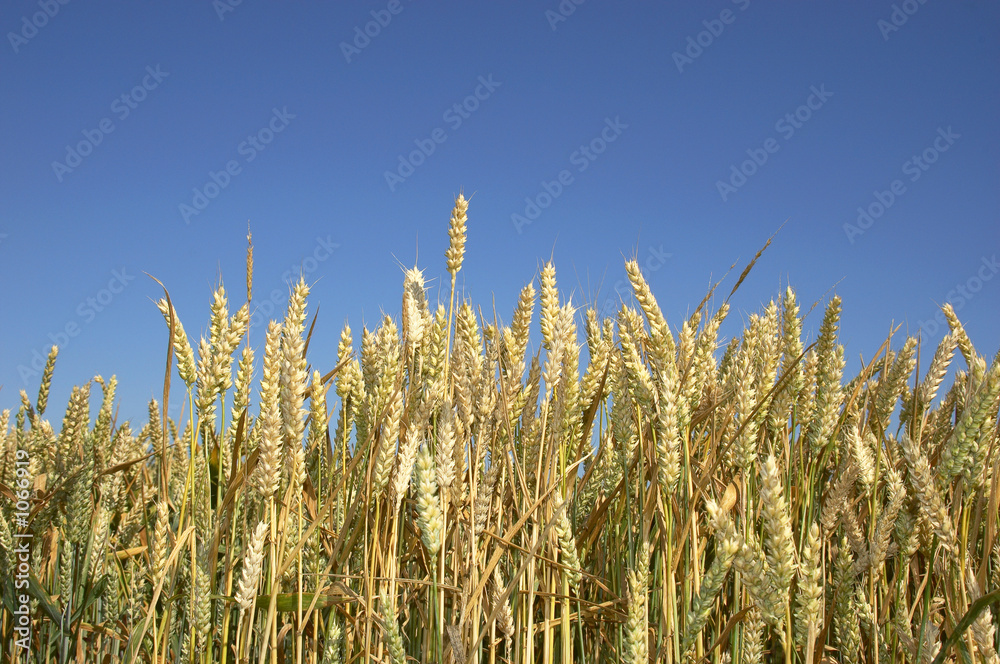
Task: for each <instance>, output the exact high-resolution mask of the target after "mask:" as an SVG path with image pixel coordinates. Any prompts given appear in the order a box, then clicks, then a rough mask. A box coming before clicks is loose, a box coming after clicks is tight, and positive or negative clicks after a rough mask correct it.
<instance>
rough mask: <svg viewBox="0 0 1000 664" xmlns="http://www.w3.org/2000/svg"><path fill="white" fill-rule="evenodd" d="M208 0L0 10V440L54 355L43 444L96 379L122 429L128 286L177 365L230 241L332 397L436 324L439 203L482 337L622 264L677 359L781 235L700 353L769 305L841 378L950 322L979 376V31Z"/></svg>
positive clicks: (992, 69) (764, 12)
mask: <svg viewBox="0 0 1000 664" xmlns="http://www.w3.org/2000/svg"><path fill="white" fill-rule="evenodd" d="M234 2H235V0H219V1H218V2H215V3H212V2H207V1H206V2H186V3H85V2H68V3H67V4H61V3H60V2H59V1H58V0H42V1H41V2H39V1H38V0H35V1H33V2H29V1H24V0H9V1H8V2H5V3H3V6H2V8H0V32H2V33H3V35H4V40H3V43H2V44H0V280H2V283H3V288H2V289H0V385H2V388H0V408H12V409H16V407H17V404H18V401H19V400H18V392H19V390H21V389H25V390H27V391H28V394H29V395H30V396H31V398H32V399H34V397H35V395H36V394H37V389H38V383H39V379H40V372H39V371H37V367H38V366H39V364H38V359H37V358H40V357H44V355H45V354H46V353H47V350H48V348H49V347H50V346H51V344H52V342H53V339H55V340H58V341H61V342H62V343H61V346H62V349H61V352H60V359H59V362H58V363H57V369H56V376H55V385H54V388H53V392H52V397H51V400H50V404H51V405H50V407H49V412H48V416H49V417H50V419H53V420H56V419H58V418H61V416H62V413H63V411H64V409H65V401H66V399H67V398H68V394H69V391H70V388H71V386H72V385H74V384H79V383H83V382H85V381H86V380H88V379H89V378H91V377H92V376H93V375H95V374H101V375H104V376H110V375H111V374H116V375H117V376H118V379H119V398H120V402H121V415H120V419H123V418H125V417H133V418H136V419H141V418H142V417H143V414H144V412H145V404H146V402H147V401H148V399H149V398H150V397H151V396H154V395H156V396H158V395H159V392H160V391H161V389H162V379H163V376H162V372H163V362H164V355H165V343H166V337H167V333H166V329H165V325H164V322H163V319H162V317H161V316H160V314H159V312H158V311H157V309H156V307H155V305H154V301H155V299H157V298H159V297H160V296H161V295H162V291H161V290H160V288H159V286H158V285H157V284H156V282H154V281H153V280H152V279H150V278H149V277H148V276H146V274H147V273H148V274H149V275H152V276H155V277H156V278H157V279H159V280H161V281H162V282H163V283H164V284H165V285H166V287H167V288H168V289H169V290H170V293H171V296H172V298H173V301H174V303H175V306H176V308H177V310H178V313H179V315H180V316H181V320H182V321H183V322H184V324H185V327H186V328H187V330H188V334H189V335H190V336H192V337H197V336H198V335H199V334H200V333H202V332H204V331H205V330H206V328H207V321H208V315H209V309H208V305H209V303H210V301H211V292H212V288H213V286H214V284H216V283H217V281H218V279H219V278H220V276H221V278H222V279H223V280H224V282H225V284H226V286H227V289H228V290H229V291H230V293H231V295H232V301H233V302H234V303H235V305H234V307H233V308H234V309H235V308H236V306H238V303H239V302H241V301H242V300H243V299H245V288H244V286H243V283H244V273H243V261H244V251H245V234H246V227H247V222H248V220H249V222H250V223H251V225H252V228H253V234H254V242H255V295H254V300H255V302H254V304H255V306H256V307H257V311H258V312H260V313H259V314H258V316H260V317H261V318H266V317H267V314H268V313H269V312H270V315H271V316H274V317H280V316H281V315H282V311H283V305H278V306H275V305H272V304H270V303H269V302H268V298H269V297H270V295H271V294H272V293H275V294H276V295H277V296H278V297H277V299H279V300H282V301H283V300H284V298H285V296H286V294H287V285H286V283H285V281H286V280H287V278H288V277H289V275H291V274H293V273H295V274H297V273H298V272H299V271H300V270H302V271H304V272H305V276H306V279H307V281H308V282H309V283H310V284H311V285H312V296H311V298H310V306H309V313H310V316H311V314H312V313H313V312H315V311H316V310H317V308H318V309H319V310H320V311H319V321H318V323H317V327H316V332H315V335H314V338H313V342H312V345H311V346H310V360H311V362H312V363H313V365H314V366H315V367H316V368H319V369H321V370H323V371H326V370H329V369H330V368H332V366H333V363H334V361H335V359H336V358H335V356H336V343H337V338H338V335H339V332H340V329H341V327H342V325H343V324H344V322H345V320H346V321H349V322H350V323H351V326H352V328H354V330H355V331H356V333H355V339H356V340H359V338H360V328H361V326H362V325H363V324H366V323H367V324H368V325H369V326H372V325H374V324H376V323H377V322H378V320H379V318H380V315H381V313H382V312H385V313H390V314H393V315H398V310H399V306H400V304H399V303H400V298H401V285H402V271H401V268H402V267H403V266H410V265H413V264H414V262H415V261H416V263H417V264H418V265H419V266H420V267H422V268H425V270H426V275H427V277H428V278H429V279H430V280H431V281H430V284H431V292H430V295H431V298H432V299H434V298H436V297H437V296H438V289H439V288H441V290H442V294H441V297H442V299H443V298H445V297H446V295H447V294H446V293H444V292H443V290H444V287H445V286H446V285H447V273H446V271H445V266H444V256H443V253H444V250H445V248H446V247H447V242H448V240H447V223H448V216H449V213H450V210H451V206H452V203H453V200H454V197H455V196H456V195H457V194H458V193H459V192H460V191H464V193H465V195H466V196H471V206H470V210H469V239H468V245H467V253H466V262H465V266H464V268H463V271H462V273H461V275H460V280H459V282H460V286H461V287H462V289H463V290H464V292H465V293H466V294H467V295H468V296H470V297H471V298H472V299H473V300H474V302H475V303H476V304H478V305H481V306H482V307H483V308H484V310H487V311H490V310H492V308H493V307H494V306H495V307H496V311H497V312H498V314H499V315H500V316H501V318H503V319H504V320H509V316H510V311H511V310H512V308H513V306H514V303H515V300H516V297H517V294H518V292H519V290H520V289H521V287H522V286H523V285H524V284H525V283H526V282H527V281H528V280H530V279H531V278H532V277H534V276H535V275H536V274H537V272H538V270H539V268H540V266H541V264H542V262H543V261H544V260H546V259H548V258H549V257H550V256H551V257H553V258H554V259H555V262H556V267H557V270H558V275H559V282H560V285H561V286H562V287H563V289H564V290H565V292H566V293H567V294H569V293H572V294H573V298H574V302H577V303H583V302H586V301H595V302H597V305H598V307H599V308H603V307H604V306H605V305H606V304H607V303H609V302H610V303H615V302H617V301H618V300H619V297H621V296H622V295H624V296H626V297H627V293H628V290H627V287H626V286H625V285H624V284H625V283H626V282H625V281H624V279H625V273H624V269H623V261H624V258H625V257H631V256H633V255H634V256H636V257H638V259H639V261H640V264H642V265H643V266H644V267H645V271H646V274H647V278H648V279H649V281H650V284H651V285H652V287H653V290H654V292H655V294H656V295H657V297H658V299H659V301H660V304H661V306H662V307H663V309H664V311H665V313H666V315H667V317H668V320H669V321H670V323H671V325H672V326H674V327H675V329H676V327H677V326H679V325H680V323H681V322H682V320H683V318H684V317H685V315H686V314H688V313H689V312H690V311H692V310H693V308H694V306H695V305H696V304H697V303H698V302H699V301H700V300H701V298H702V297H703V295H704V294H705V292H706V291H707V288H708V287H709V285H710V284H711V283H712V282H713V281H714V280H718V279H719V278H721V277H722V276H723V275H724V274H725V273H726V271H727V270H728V269H729V267H730V266H731V265H732V264H734V263H736V264H737V266H736V268H735V269H734V270H733V271H732V272H731V273H730V275H729V277H728V280H727V281H726V282H725V283H724V284H723V285H722V286H721V288H720V292H721V293H722V295H723V296H724V295H725V294H727V293H728V292H729V290H730V288H731V286H732V284H733V283H734V282H735V278H736V276H737V275H738V274H739V272H740V270H741V269H742V267H743V265H744V264H745V263H746V262H747V261H748V260H749V259H750V258H751V257H752V256H753V255H754V253H755V252H756V250H757V249H758V248H759V247H760V246H761V245H762V244H763V243H764V241H765V240H766V239H767V238H768V237H769V236H770V235H771V234H772V233H773V232H774V231H775V230H776V229H777V228H778V227H779V226H780V225H781V224H782V223H785V226H784V228H783V230H782V231H781V232H780V233H779V235H778V236H777V237H776V238H775V240H774V242H773V244H772V246H771V248H770V249H769V250H768V251H767V253H765V255H764V257H763V258H762V259H761V260H760V261H759V263H758V265H757V267H756V268H755V270H754V272H753V273H752V274H751V276H750V277H749V278H748V279H747V281H746V282H745V283H744V285H743V286H742V287H741V289H740V291H739V293H738V294H737V295H736V296H735V297H734V298H733V300H732V301H731V306H732V307H733V308H734V309H733V313H732V314H731V315H730V319H729V320H728V321H727V324H726V325H725V326H724V327H723V329H722V334H723V337H729V336H732V335H733V334H738V333H739V330H740V329H741V327H742V324H743V322H744V321H745V320H746V317H747V316H748V314H749V313H750V312H755V311H759V310H761V308H762V307H763V305H765V304H766V303H767V301H769V300H770V299H771V298H772V297H775V296H776V295H777V294H778V293H779V292H780V291H781V290H782V289H783V288H784V286H785V285H786V284H791V285H792V286H793V287H794V288H795V289H796V290H797V292H798V294H799V299H800V301H801V303H802V305H803V309H804V310H806V309H808V308H809V307H810V306H811V305H812V303H814V302H816V301H820V304H819V307H818V308H817V311H815V312H814V313H813V314H812V315H811V316H810V317H809V318H808V319H807V325H806V327H807V329H809V330H814V329H815V327H816V326H818V324H819V319H820V318H821V316H822V307H823V306H825V303H826V301H827V298H829V296H830V295H831V294H832V293H834V292H836V293H838V294H839V295H840V296H841V297H842V298H843V303H844V304H843V317H842V327H841V330H842V342H843V343H844V344H845V346H846V354H847V358H848V361H849V364H848V369H849V370H852V369H856V368H857V363H858V358H860V357H865V358H870V357H871V356H872V355H873V354H874V352H875V351H876V349H877V348H878V347H879V345H880V343H881V342H882V340H883V339H884V338H885V337H886V335H887V333H888V332H889V330H890V328H891V326H892V325H893V324H901V325H903V329H902V331H903V332H905V331H906V330H909V331H910V333H911V334H914V333H916V332H917V331H918V329H920V325H921V323H922V322H923V323H924V325H923V332H924V339H925V343H928V344H929V347H928V348H925V352H924V362H925V363H926V361H927V360H928V359H929V355H930V353H932V352H933V347H932V346H933V345H936V343H937V342H938V341H939V340H940V338H941V337H942V336H943V334H944V331H945V330H944V326H942V325H935V324H934V323H933V322H932V321H933V319H934V316H935V313H936V312H937V311H938V305H940V304H942V303H944V302H946V301H949V300H950V301H952V302H953V304H954V305H955V308H956V310H957V311H958V314H959V316H960V318H961V319H962V320H963V321H964V322H965V324H966V327H967V329H968V331H969V334H970V336H971V337H972V340H973V342H974V343H975V344H976V345H977V347H978V348H979V350H980V352H981V353H984V354H987V355H989V356H992V355H993V354H994V353H995V352H996V351H997V348H998V345H1000V334H998V331H1000V307H998V304H1000V276H998V271H1000V264H998V263H997V256H998V254H1000V230H998V228H1000V224H998V221H1000V220H998V213H1000V187H998V184H1000V164H998V161H1000V129H998V125H997V121H996V119H997V108H1000V78H998V74H997V69H996V63H997V62H998V61H1000V57H998V56H1000V27H998V26H1000V5H998V3H995V2H982V1H963V2H952V3H944V2H933V1H926V0H925V1H924V2H920V1H919V0H908V1H907V2H901V3H892V2H888V1H879V2H870V3H816V2H809V3H794V4H793V3H764V2H760V1H758V0H738V1H736V2H732V1H729V0H725V1H723V0H717V1H715V2H710V3H697V4H695V3H645V4H639V3H634V4H632V3H630V4H629V5H628V6H626V5H625V4H624V3H608V2H596V1H594V0H589V1H586V2H582V3H580V4H576V3H574V2H573V0H563V2H562V3H559V2H556V1H555V0H549V1H545V2H538V3H445V2H440V3H430V2H426V3H424V2H413V1H411V0H398V1H393V2H389V1H386V2H382V1H378V2H338V3H323V4H322V5H320V3H286V2H281V3H279V2H275V1H271V2H264V1H261V0H242V2H240V3H239V4H233V3H234ZM859 208H861V211H859ZM862 213H864V214H865V215H866V216H862ZM619 291H620V292H619ZM720 301H721V298H720V299H717V301H716V302H715V306H717V305H718V304H719V302H720ZM713 308H714V307H713ZM67 329H68V330H69V331H70V332H72V335H70V334H69V333H67ZM251 334H252V337H251V340H252V343H254V344H255V345H256V344H258V343H259V342H260V341H261V340H262V337H263V326H257V327H255V328H254V329H253V331H252V332H251ZM902 341H903V337H902V335H900V336H899V337H897V338H896V340H895V343H894V345H895V346H898V345H900V344H901V343H902ZM33 359H34V360H35V365H34V366H32V364H33ZM178 402H179V400H178V399H176V397H175V399H174V404H177V403H178ZM172 414H175V415H176V412H175V410H174V409H172Z"/></svg>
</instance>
